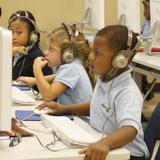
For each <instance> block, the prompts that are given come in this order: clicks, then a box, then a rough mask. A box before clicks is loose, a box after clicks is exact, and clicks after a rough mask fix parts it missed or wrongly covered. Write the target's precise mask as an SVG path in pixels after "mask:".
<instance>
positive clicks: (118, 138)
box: [80, 126, 137, 160]
mask: <svg viewBox="0 0 160 160" xmlns="http://www.w3.org/2000/svg"><path fill="white" fill-rule="evenodd" d="M136 134H137V130H136V129H135V128H134V127H132V126H124V127H121V128H119V129H118V130H117V131H116V132H114V133H113V134H112V135H109V136H107V137H105V138H103V139H102V140H100V141H98V142H97V143H95V144H92V145H89V146H88V147H85V148H83V149H82V150H81V151H80V154H85V160H87V158H88V157H90V160H96V159H101V160H105V157H106V156H107V154H108V152H109V151H110V150H112V149H115V148H118V147H122V146H124V145H126V144H128V143H130V142H131V141H132V140H133V139H134V138H135V136H136Z"/></svg>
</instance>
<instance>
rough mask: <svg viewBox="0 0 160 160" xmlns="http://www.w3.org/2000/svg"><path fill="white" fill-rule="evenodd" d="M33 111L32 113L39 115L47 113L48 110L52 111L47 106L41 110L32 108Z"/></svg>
mask: <svg viewBox="0 0 160 160" xmlns="http://www.w3.org/2000/svg"><path fill="white" fill-rule="evenodd" d="M33 112H34V114H36V115H41V114H47V113H49V112H52V110H51V109H49V108H44V109H42V110H39V109H34V111H33Z"/></svg>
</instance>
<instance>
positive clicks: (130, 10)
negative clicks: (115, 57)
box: [118, 0, 141, 33]
mask: <svg viewBox="0 0 160 160" xmlns="http://www.w3.org/2000/svg"><path fill="white" fill-rule="evenodd" d="M140 3H141V1H140V0H118V19H120V17H121V16H122V15H124V16H125V24H124V25H126V26H128V27H130V28H131V29H132V30H133V31H134V32H136V33H140V30H141V22H140Z"/></svg>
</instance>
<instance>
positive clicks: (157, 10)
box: [150, 0, 160, 28]
mask: <svg viewBox="0 0 160 160" xmlns="http://www.w3.org/2000/svg"><path fill="white" fill-rule="evenodd" d="M150 14H151V27H152V28H153V26H154V24H155V22H156V21H160V0H150Z"/></svg>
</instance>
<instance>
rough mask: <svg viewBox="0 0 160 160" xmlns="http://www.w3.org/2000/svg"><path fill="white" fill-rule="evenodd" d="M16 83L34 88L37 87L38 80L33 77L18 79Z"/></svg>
mask: <svg viewBox="0 0 160 160" xmlns="http://www.w3.org/2000/svg"><path fill="white" fill-rule="evenodd" d="M16 81H20V82H22V83H24V84H26V85H28V86H34V85H36V80H35V78H33V77H23V76H21V77H18V78H17V80H16Z"/></svg>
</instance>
